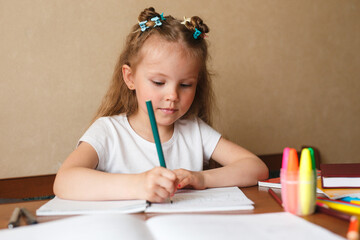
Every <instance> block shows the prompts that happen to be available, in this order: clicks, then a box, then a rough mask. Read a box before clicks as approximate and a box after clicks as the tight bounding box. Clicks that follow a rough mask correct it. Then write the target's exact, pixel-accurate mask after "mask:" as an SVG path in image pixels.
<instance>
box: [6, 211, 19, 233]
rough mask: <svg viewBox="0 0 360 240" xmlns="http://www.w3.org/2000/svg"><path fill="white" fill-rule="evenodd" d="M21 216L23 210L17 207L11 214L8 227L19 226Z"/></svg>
mask: <svg viewBox="0 0 360 240" xmlns="http://www.w3.org/2000/svg"><path fill="white" fill-rule="evenodd" d="M20 216H21V210H20V208H18V207H17V208H15V209H14V211H13V213H12V214H11V217H10V220H9V223H8V228H10V229H13V228H15V227H18V226H19V222H20Z"/></svg>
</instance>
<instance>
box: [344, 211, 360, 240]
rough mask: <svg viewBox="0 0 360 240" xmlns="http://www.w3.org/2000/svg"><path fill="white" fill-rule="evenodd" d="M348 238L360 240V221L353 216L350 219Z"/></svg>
mask: <svg viewBox="0 0 360 240" xmlns="http://www.w3.org/2000/svg"><path fill="white" fill-rule="evenodd" d="M346 237H347V239H349V240H359V220H358V218H357V217H356V216H352V217H351V219H350V223H349V229H348V232H347V234H346Z"/></svg>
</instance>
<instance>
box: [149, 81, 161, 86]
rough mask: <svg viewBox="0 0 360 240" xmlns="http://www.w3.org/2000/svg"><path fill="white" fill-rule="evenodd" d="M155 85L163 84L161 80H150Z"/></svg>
mask: <svg viewBox="0 0 360 240" xmlns="http://www.w3.org/2000/svg"><path fill="white" fill-rule="evenodd" d="M152 82H153V83H154V84H155V85H157V86H161V85H164V83H163V82H159V81H152Z"/></svg>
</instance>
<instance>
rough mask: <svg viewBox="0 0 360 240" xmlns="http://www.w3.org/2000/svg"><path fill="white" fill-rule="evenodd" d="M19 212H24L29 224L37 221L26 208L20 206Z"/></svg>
mask: <svg viewBox="0 0 360 240" xmlns="http://www.w3.org/2000/svg"><path fill="white" fill-rule="evenodd" d="M21 212H22V213H23V214H24V216H25V218H26V223H27V224H29V225H31V224H36V223H38V222H37V220H36V218H35V217H34V216H33V215H32V214H31V213H30V212H29V211H28V210H27V209H26V208H21Z"/></svg>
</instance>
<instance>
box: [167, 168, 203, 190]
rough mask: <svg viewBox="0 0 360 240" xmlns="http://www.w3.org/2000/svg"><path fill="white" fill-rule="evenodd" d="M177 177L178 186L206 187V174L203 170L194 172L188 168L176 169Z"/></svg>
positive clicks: (179, 187)
mask: <svg viewBox="0 0 360 240" xmlns="http://www.w3.org/2000/svg"><path fill="white" fill-rule="evenodd" d="M174 172H175V174H176V177H177V182H178V184H177V188H178V189H181V188H185V187H192V188H194V189H205V188H206V186H205V181H204V175H203V174H202V172H193V171H189V170H186V169H176V170H174Z"/></svg>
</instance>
